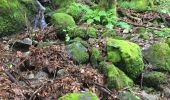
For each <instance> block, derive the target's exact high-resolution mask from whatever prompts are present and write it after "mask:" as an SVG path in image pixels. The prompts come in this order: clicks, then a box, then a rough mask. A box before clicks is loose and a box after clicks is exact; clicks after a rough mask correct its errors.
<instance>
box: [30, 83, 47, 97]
mask: <svg viewBox="0 0 170 100" xmlns="http://www.w3.org/2000/svg"><path fill="white" fill-rule="evenodd" d="M44 86H45V85H44V84H43V85H42V86H41V87H40V88H38V89H37V90H36V91H35V92H34V93H33V94H32V95H31V97H30V98H29V100H32V99H33V97H34V96H35V95H36V94H37V93H38V92H39V91H40V90H41V89H42V88H43V87H44Z"/></svg>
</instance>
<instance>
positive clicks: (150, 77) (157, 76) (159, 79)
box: [143, 71, 167, 89]
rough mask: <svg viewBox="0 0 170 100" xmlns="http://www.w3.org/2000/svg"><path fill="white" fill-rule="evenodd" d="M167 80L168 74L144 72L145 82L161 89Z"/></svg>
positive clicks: (146, 84) (149, 85)
mask: <svg viewBox="0 0 170 100" xmlns="http://www.w3.org/2000/svg"><path fill="white" fill-rule="evenodd" d="M166 80H167V75H166V74H164V73H162V72H156V71H152V72H148V73H144V76H143V84H144V85H145V86H148V87H153V88H155V89H159V88H160V86H161V85H162V84H164V83H165V82H166Z"/></svg>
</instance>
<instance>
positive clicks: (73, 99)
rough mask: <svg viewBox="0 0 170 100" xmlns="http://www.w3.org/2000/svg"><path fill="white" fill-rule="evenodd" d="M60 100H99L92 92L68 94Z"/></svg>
mask: <svg viewBox="0 0 170 100" xmlns="http://www.w3.org/2000/svg"><path fill="white" fill-rule="evenodd" d="M58 100H99V99H98V97H97V96H96V95H95V94H93V93H91V92H82V93H68V94H66V95H64V96H62V97H60V98H59V99H58Z"/></svg>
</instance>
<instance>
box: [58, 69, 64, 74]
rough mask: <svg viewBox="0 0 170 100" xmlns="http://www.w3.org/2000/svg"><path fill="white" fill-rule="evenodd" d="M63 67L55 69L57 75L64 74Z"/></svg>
mask: <svg viewBox="0 0 170 100" xmlns="http://www.w3.org/2000/svg"><path fill="white" fill-rule="evenodd" d="M64 71H65V70H64V69H60V70H58V71H57V76H63V75H64Z"/></svg>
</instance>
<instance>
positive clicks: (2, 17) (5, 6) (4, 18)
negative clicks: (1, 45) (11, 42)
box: [0, 0, 27, 36]
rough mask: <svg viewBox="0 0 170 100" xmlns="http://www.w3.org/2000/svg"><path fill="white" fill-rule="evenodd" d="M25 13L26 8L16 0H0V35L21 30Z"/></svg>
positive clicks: (24, 22) (24, 20)
mask: <svg viewBox="0 0 170 100" xmlns="http://www.w3.org/2000/svg"><path fill="white" fill-rule="evenodd" d="M26 15H27V9H26V8H25V7H24V6H22V5H21V4H20V2H19V1H18V0H0V36H4V35H9V34H13V33H16V32H19V31H21V30H23V29H24V27H25V26H26V21H27V18H26V17H25V16H26Z"/></svg>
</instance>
